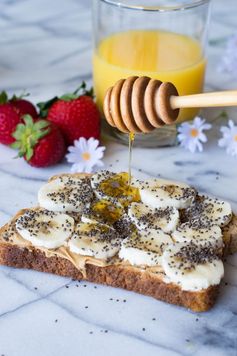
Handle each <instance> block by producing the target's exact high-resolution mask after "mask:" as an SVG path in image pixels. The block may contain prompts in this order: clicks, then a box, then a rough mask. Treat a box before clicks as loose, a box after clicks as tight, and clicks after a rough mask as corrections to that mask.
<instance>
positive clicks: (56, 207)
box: [38, 176, 93, 212]
mask: <svg viewBox="0 0 237 356" xmlns="http://www.w3.org/2000/svg"><path fill="white" fill-rule="evenodd" d="M92 199H93V191H92V188H91V185H90V180H89V178H76V177H70V176H61V177H60V178H57V179H55V180H52V181H51V182H49V183H47V184H45V185H43V186H42V187H41V188H40V190H39V192H38V201H39V205H40V206H41V207H42V208H45V209H47V210H50V211H61V212H81V211H82V209H83V208H84V207H85V206H86V205H88V204H89V203H90V202H91V201H92Z"/></svg>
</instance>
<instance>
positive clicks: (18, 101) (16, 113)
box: [0, 91, 37, 145]
mask: <svg viewBox="0 0 237 356" xmlns="http://www.w3.org/2000/svg"><path fill="white" fill-rule="evenodd" d="M28 113H29V114H31V115H32V116H33V117H34V118H35V117H37V111H36V109H35V107H34V106H33V104H31V103H30V102H29V101H28V100H25V99H22V98H21V97H19V98H18V97H16V96H15V95H14V96H13V98H12V99H10V100H9V99H8V97H7V93H6V92H4V91H3V92H1V93H0V143H3V144H5V145H10V144H11V143H13V142H14V141H15V139H14V137H12V133H13V132H14V131H15V129H16V126H17V124H19V123H20V122H21V117H22V116H23V115H25V114H28Z"/></svg>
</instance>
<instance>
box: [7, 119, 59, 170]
mask: <svg viewBox="0 0 237 356" xmlns="http://www.w3.org/2000/svg"><path fill="white" fill-rule="evenodd" d="M23 122H24V123H20V124H18V125H17V128H16V131H15V132H14V133H13V136H14V138H15V139H16V142H15V143H13V144H12V147H13V148H17V149H19V157H24V159H25V160H26V161H27V162H28V163H29V164H30V165H32V166H34V167H48V166H51V165H53V164H56V163H58V162H59V161H61V159H62V158H63V157H64V155H65V152H66V147H65V142H64V138H63V136H62V134H61V132H60V130H59V129H58V127H57V126H56V125H54V124H52V123H51V122H49V121H47V120H41V119H39V120H37V121H35V122H34V121H33V118H32V117H31V116H30V115H25V116H24V117H23Z"/></svg>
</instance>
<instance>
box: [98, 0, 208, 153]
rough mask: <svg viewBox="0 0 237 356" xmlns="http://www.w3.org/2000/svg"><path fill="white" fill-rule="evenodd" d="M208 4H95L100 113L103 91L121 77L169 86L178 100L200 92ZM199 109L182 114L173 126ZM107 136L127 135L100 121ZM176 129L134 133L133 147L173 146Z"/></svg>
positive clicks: (195, 0) (132, 0)
mask: <svg viewBox="0 0 237 356" xmlns="http://www.w3.org/2000/svg"><path fill="white" fill-rule="evenodd" d="M209 10H210V0H186V1H185V0H173V1H170V0H142V1H141V0H120V1H117V0H94V1H93V34H94V51H93V82H94V89H95V94H96V100H97V103H98V105H99V108H100V110H101V111H102V107H103V99H104V96H105V93H106V90H107V89H108V88H109V87H111V86H112V85H114V84H115V82H116V81H118V80H119V79H121V78H127V77H129V76H148V77H151V78H155V79H159V80H161V81H169V82H172V83H173V84H174V85H175V86H176V88H177V90H178V92H179V94H180V95H188V94H195V93H201V92H202V91H203V84H204V76H205V68H206V56H205V47H206V42H207V30H208V22H209V13H210V11H209ZM197 113H198V110H197V109H182V110H180V114H179V117H178V121H177V122H182V121H185V120H190V119H192V118H193V117H194V116H195V115H197ZM102 121H103V125H102V130H103V133H104V134H105V135H107V136H110V137H113V138H116V139H118V140H120V141H122V142H127V135H126V134H123V133H121V132H120V131H118V130H117V129H116V128H113V127H110V126H109V125H108V124H107V122H106V120H102ZM175 143H176V125H171V126H164V127H162V128H159V129H156V130H154V131H153V132H151V133H149V134H137V135H136V141H135V144H136V145H139V146H146V147H158V146H166V145H174V144H175Z"/></svg>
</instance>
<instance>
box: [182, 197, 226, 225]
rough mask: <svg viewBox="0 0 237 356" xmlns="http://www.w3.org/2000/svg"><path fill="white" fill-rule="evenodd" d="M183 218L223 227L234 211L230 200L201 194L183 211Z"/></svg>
mask: <svg viewBox="0 0 237 356" xmlns="http://www.w3.org/2000/svg"><path fill="white" fill-rule="evenodd" d="M183 218H184V220H186V221H195V220H196V222H197V223H201V224H203V225H205V226H207V227H210V226H211V225H219V226H221V227H222V226H225V225H227V224H228V223H229V222H230V220H231V219H232V211H231V206H230V204H229V203H228V202H226V201H222V200H219V199H216V198H211V197H208V196H206V195H201V196H198V197H197V198H196V200H195V201H194V202H193V203H192V205H191V206H190V207H189V208H188V209H186V210H185V211H184V212H183Z"/></svg>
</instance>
